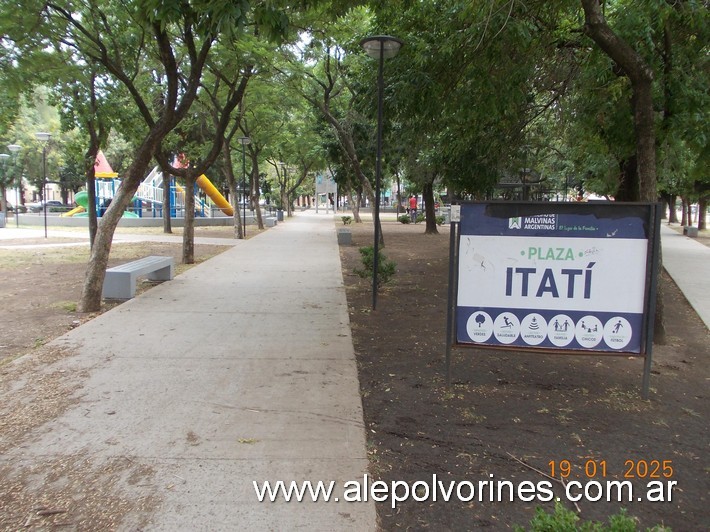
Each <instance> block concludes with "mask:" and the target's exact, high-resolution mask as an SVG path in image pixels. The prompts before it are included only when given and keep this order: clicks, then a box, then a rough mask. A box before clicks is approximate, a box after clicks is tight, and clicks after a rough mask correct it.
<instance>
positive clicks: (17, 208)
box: [15, 176, 22, 229]
mask: <svg viewBox="0 0 710 532" xmlns="http://www.w3.org/2000/svg"><path fill="white" fill-rule="evenodd" d="M20 177H21V176H20ZM20 183H22V181H20ZM15 222H16V225H17V227H18V229H19V227H20V185H19V183H18V185H17V188H15Z"/></svg>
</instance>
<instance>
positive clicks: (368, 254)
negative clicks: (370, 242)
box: [354, 246, 397, 287]
mask: <svg viewBox="0 0 710 532" xmlns="http://www.w3.org/2000/svg"><path fill="white" fill-rule="evenodd" d="M377 255H378V260H377V263H378V264H377V286H378V287H379V286H380V285H383V284H385V283H387V282H389V280H390V278H391V277H392V276H393V275H394V274H395V271H396V269H397V264H396V263H395V262H394V261H391V260H387V257H385V256H384V255H383V254H382V252H381V251H379V250H378V252H377ZM360 260H361V261H362V265H363V266H364V268H363V269H358V268H356V269H355V270H354V271H355V273H356V274H358V275H359V276H360V277H362V278H363V279H367V278H369V277H372V272H373V269H374V263H375V250H374V248H373V247H372V246H367V247H364V248H360Z"/></svg>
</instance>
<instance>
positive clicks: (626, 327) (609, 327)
mask: <svg viewBox="0 0 710 532" xmlns="http://www.w3.org/2000/svg"><path fill="white" fill-rule="evenodd" d="M632 332H633V331H632V330H631V324H630V323H629V320H627V319H626V318H622V317H621V316H614V317H613V318H611V319H610V320H609V321H607V322H606V325H604V341H605V342H606V345H608V346H609V347H611V348H612V349H623V348H624V347H626V346H627V345H629V342H630V341H631V333H632Z"/></svg>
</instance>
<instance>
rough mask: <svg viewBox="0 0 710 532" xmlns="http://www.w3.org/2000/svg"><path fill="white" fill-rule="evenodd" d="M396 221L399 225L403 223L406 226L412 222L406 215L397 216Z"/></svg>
mask: <svg viewBox="0 0 710 532" xmlns="http://www.w3.org/2000/svg"><path fill="white" fill-rule="evenodd" d="M397 220H399V222H400V223H403V224H408V223H409V222H411V221H412V220H410V219H409V215H408V214H401V215H400V216H399V218H397Z"/></svg>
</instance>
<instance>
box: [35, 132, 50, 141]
mask: <svg viewBox="0 0 710 532" xmlns="http://www.w3.org/2000/svg"><path fill="white" fill-rule="evenodd" d="M35 137H36V138H37V140H39V141H40V142H47V141H48V140H49V139H50V138H52V134H51V133H47V132H46V131H40V132H38V133H35Z"/></svg>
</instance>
